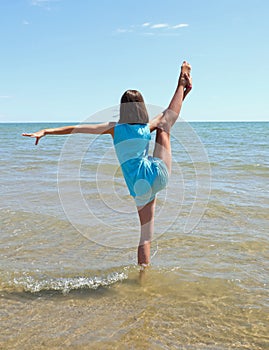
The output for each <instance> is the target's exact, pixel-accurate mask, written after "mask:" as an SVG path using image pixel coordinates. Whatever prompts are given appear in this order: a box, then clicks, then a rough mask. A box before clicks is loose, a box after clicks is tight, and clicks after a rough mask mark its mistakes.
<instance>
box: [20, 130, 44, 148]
mask: <svg viewBox="0 0 269 350" xmlns="http://www.w3.org/2000/svg"><path fill="white" fill-rule="evenodd" d="M45 135H46V133H45V130H40V131H37V132H34V133H32V134H25V133H24V134H22V136H27V137H35V138H36V141H35V145H37V144H38V142H39V140H40V139H41V137H43V136H45Z"/></svg>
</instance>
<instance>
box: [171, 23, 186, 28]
mask: <svg viewBox="0 0 269 350" xmlns="http://www.w3.org/2000/svg"><path fill="white" fill-rule="evenodd" d="M188 26H189V25H188V24H187V23H180V24H176V25H175V26H173V27H172V28H173V29H178V28H184V27H188Z"/></svg>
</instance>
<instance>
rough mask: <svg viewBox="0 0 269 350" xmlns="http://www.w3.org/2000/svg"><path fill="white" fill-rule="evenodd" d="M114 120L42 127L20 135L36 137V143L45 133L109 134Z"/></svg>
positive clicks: (112, 129)
mask: <svg viewBox="0 0 269 350" xmlns="http://www.w3.org/2000/svg"><path fill="white" fill-rule="evenodd" d="M114 126H115V122H109V123H102V124H85V125H74V126H73V125H71V126H63V127H60V128H54V129H44V130H40V131H37V132H34V133H29V134H27V133H24V134H22V136H27V137H33V138H36V142H35V144H36V145H37V144H38V142H39V140H40V139H41V137H43V136H46V135H67V134H78V133H81V134H111V135H112V136H113V133H114Z"/></svg>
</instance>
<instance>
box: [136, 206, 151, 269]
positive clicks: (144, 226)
mask: <svg viewBox="0 0 269 350" xmlns="http://www.w3.org/2000/svg"><path fill="white" fill-rule="evenodd" d="M155 204H156V199H153V200H152V201H151V202H149V203H147V204H146V205H145V206H144V207H138V208H137V210H138V215H139V219H140V224H141V235H140V241H139V245H138V250H137V255H138V264H139V265H142V266H146V265H148V264H149V262H150V245H151V240H152V237H153V231H154V212H155Z"/></svg>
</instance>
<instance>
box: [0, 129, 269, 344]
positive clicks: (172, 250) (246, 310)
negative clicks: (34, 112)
mask: <svg viewBox="0 0 269 350" xmlns="http://www.w3.org/2000/svg"><path fill="white" fill-rule="evenodd" d="M55 125H56V124H55ZM57 125H59V124H57ZM44 126H46V127H47V126H49V125H48V124H46V125H40V124H38V125H36V124H1V125H0V143H1V158H0V164H1V173H0V188H1V202H0V208H1V209H0V222H1V243H0V297H1V299H0V305H1V307H0V320H1V335H0V348H3V349H62V348H63V347H65V348H68V347H69V348H71V349H267V348H269V336H268V334H269V317H268V314H269V312H268V311H269V289H268V273H269V263H268V261H269V239H268V208H269V196H268V189H269V183H268V179H269V172H268V168H269V162H268V136H269V135H268V134H269V128H268V127H269V123H192V124H191V126H192V128H193V129H194V130H195V133H191V134H190V130H189V127H188V125H185V124H184V123H183V124H182V123H179V124H177V125H176V126H175V131H174V133H173V139H172V145H173V175H172V177H171V181H170V185H169V186H168V189H167V190H166V191H163V193H161V194H160V196H159V198H158V207H157V211H156V224H155V225H156V234H155V240H154V242H153V246H152V256H153V257H152V265H151V267H150V268H149V269H148V271H146V274H145V276H144V278H143V280H140V279H139V271H138V268H137V267H136V244H137V241H138V239H139V227H138V218H137V215H136V213H135V208H134V205H133V202H132V200H131V199H130V198H129V197H128V192H127V190H126V187H125V185H124V181H123V179H122V176H121V173H120V171H119V168H118V164H117V162H116V160H115V155H114V154H113V150H112V149H111V140H110V139H109V137H106V136H104V137H103V138H102V139H100V138H97V139H96V138H94V137H93V136H90V135H82V136H80V135H75V136H74V137H75V138H74V143H73V141H72V142H71V143H70V144H68V142H67V141H66V140H67V137H47V138H46V139H42V140H41V142H40V145H39V146H38V147H35V146H34V145H33V140H30V139H24V138H22V137H21V136H20V134H21V133H22V132H25V131H26V132H27V131H33V130H38V129H40V128H42V127H44ZM195 135H196V136H195ZM190 136H191V137H190ZM74 144H75V145H76V146H74ZM203 147H204V149H203ZM65 151H68V152H66V153H65ZM103 155H104V156H103ZM66 157H68V162H66ZM111 174H112V176H111ZM82 203H84V204H83V205H84V206H83V205H82Z"/></svg>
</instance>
